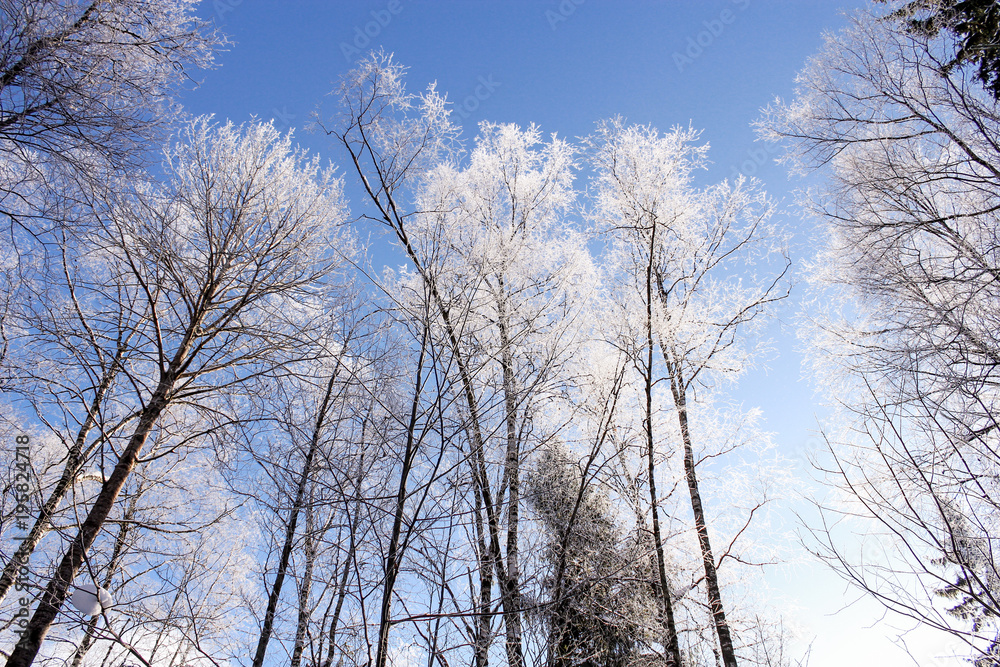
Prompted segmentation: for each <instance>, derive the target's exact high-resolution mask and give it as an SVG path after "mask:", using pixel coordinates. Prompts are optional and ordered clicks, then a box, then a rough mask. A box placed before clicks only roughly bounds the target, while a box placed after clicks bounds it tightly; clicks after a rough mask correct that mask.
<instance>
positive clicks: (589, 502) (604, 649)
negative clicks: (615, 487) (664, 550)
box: [528, 445, 657, 667]
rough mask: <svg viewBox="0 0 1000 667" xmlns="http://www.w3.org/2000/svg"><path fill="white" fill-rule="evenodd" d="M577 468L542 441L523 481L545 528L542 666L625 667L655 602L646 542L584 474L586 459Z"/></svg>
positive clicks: (643, 644) (643, 637)
mask: <svg viewBox="0 0 1000 667" xmlns="http://www.w3.org/2000/svg"><path fill="white" fill-rule="evenodd" d="M583 468H584V470H583V471H581V470H580V468H579V467H578V466H577V465H576V463H574V462H573V461H571V460H570V458H569V456H568V453H567V452H566V451H564V450H563V449H562V448H561V447H560V446H559V445H549V446H547V448H546V449H545V450H544V451H543V453H542V455H541V456H540V457H539V459H538V461H537V463H536V464H535V470H534V472H533V473H532V475H531V476H530V478H529V481H528V498H529V499H530V505H531V506H532V508H533V510H534V511H535V512H536V513H537V515H538V516H539V517H540V519H541V522H542V525H543V530H544V534H545V547H544V548H545V561H546V563H547V565H548V567H547V574H546V576H545V579H544V586H545V589H546V592H547V593H548V596H549V598H548V599H547V600H546V601H545V603H544V605H543V606H542V607H541V610H540V613H541V615H542V617H543V618H544V619H545V620H546V625H547V627H548V631H549V636H548V648H547V650H548V656H547V664H548V665H550V666H552V667H567V666H570V665H579V666H581V667H594V666H597V665H605V666H608V667H625V666H627V665H632V664H636V661H637V659H638V657H639V656H640V655H642V654H643V653H644V652H645V651H646V648H647V646H648V643H649V640H650V638H649V629H650V626H651V625H652V624H651V623H650V617H652V616H654V615H655V609H656V606H657V605H656V602H655V600H654V597H653V595H652V594H651V590H650V589H649V587H648V586H647V585H646V573H645V572H643V570H644V567H643V566H644V564H645V562H646V559H645V558H644V557H643V556H644V553H643V552H644V551H645V550H646V548H647V546H648V545H646V544H641V543H640V541H639V540H636V539H630V538H628V537H627V536H626V535H624V534H623V531H622V527H621V526H620V525H619V523H618V521H619V519H618V517H616V516H615V514H614V513H613V512H612V511H611V507H610V503H609V501H608V498H607V497H606V496H604V495H603V494H602V493H601V492H600V490H599V487H597V486H596V485H594V484H593V479H592V478H589V476H588V475H586V474H584V473H592V471H591V470H589V468H590V466H587V465H586V460H585V461H584V465H583ZM633 537H635V536H634V535H633Z"/></svg>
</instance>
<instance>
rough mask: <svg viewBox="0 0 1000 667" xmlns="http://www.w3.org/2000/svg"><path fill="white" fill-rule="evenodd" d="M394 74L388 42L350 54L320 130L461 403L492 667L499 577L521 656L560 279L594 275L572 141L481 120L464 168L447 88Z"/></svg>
mask: <svg viewBox="0 0 1000 667" xmlns="http://www.w3.org/2000/svg"><path fill="white" fill-rule="evenodd" d="M402 74H403V70H402V68H401V67H399V65H397V64H395V63H393V62H392V60H391V58H390V57H388V56H385V55H384V54H373V55H372V56H370V57H369V58H368V59H366V60H364V61H362V62H361V63H359V65H358V67H357V69H356V70H354V72H352V73H351V75H350V76H349V77H348V78H347V79H346V80H345V82H344V84H343V86H342V88H341V89H340V95H341V101H342V108H343V109H344V113H343V115H342V117H341V118H340V119H338V121H337V122H338V124H337V126H336V127H335V128H333V129H331V130H330V132H331V133H333V134H334V135H335V136H336V137H337V139H338V140H339V141H340V143H341V144H342V145H343V146H344V147H345V148H346V149H347V150H348V151H349V154H350V156H351V160H352V162H353V163H354V165H355V167H356V168H357V171H358V174H359V176H360V177H361V179H362V183H363V185H364V187H365V188H366V192H367V194H368V195H369V197H370V199H371V202H372V204H373V205H374V207H375V214H374V215H373V216H372V217H373V218H374V219H377V220H378V221H379V222H381V223H382V224H384V225H386V226H387V227H388V228H389V229H390V230H391V232H392V233H393V235H394V236H395V238H396V240H397V241H398V243H399V247H400V249H401V251H402V252H403V253H404V254H405V256H406V257H407V259H408V261H409V262H410V266H411V267H412V281H413V282H412V283H411V287H410V288H409V293H410V294H414V295H417V296H418V297H419V298H421V299H424V301H422V302H421V301H415V302H413V305H411V306H409V308H410V310H411V312H413V313H415V314H416V316H417V317H418V318H425V317H429V318H430V319H429V322H430V324H431V329H429V335H430V336H431V341H432V344H433V345H434V346H435V349H437V350H438V351H437V352H436V353H435V354H436V355H438V357H439V358H440V359H441V361H438V362H437V363H439V364H442V363H443V364H444V366H443V368H444V369H445V370H446V372H447V373H448V374H449V377H450V378H452V379H451V380H450V382H454V384H455V386H457V387H458V392H459V393H458V396H459V397H460V400H461V404H460V406H455V407H451V408H449V411H450V413H452V414H454V410H455V409H456V407H457V409H458V410H459V412H458V414H459V415H461V417H460V419H459V421H458V427H457V428H458V430H457V431H455V432H454V433H455V435H457V436H460V437H459V438H458V440H457V441H456V442H461V441H462V440H464V441H466V442H468V447H469V449H468V451H467V452H466V453H464V454H462V456H463V457H464V465H465V466H467V469H468V471H469V478H468V482H466V483H469V482H471V489H470V490H471V495H472V498H471V499H469V503H470V516H471V517H472V521H473V525H472V526H471V534H470V538H469V542H470V543H471V544H472V545H473V550H474V552H475V554H476V559H477V563H476V565H475V572H474V575H473V573H470V576H476V577H477V578H478V581H477V583H478V591H477V592H476V593H475V596H474V597H475V599H474V600H473V601H472V604H473V605H474V607H475V610H474V619H475V621H474V622H475V627H469V628H468V631H469V632H471V633H472V634H473V637H472V638H471V643H472V645H473V647H474V652H475V656H474V662H475V664H477V665H481V666H482V665H486V664H487V660H488V654H489V649H490V645H491V643H492V633H493V631H492V624H493V619H494V615H495V612H494V611H493V609H494V602H493V598H492V595H493V588H494V586H495V585H496V586H497V588H498V589H499V596H500V597H499V602H500V605H501V607H502V610H503V612H502V621H503V624H504V629H505V634H506V641H505V644H504V651H505V655H506V658H507V661H508V664H510V665H523V664H524V663H525V656H524V647H525V642H524V638H523V636H522V617H523V613H524V610H523V608H522V602H521V600H522V593H523V590H522V583H521V573H520V569H521V562H522V557H521V554H520V547H519V541H520V538H519V530H520V522H521V519H520V508H521V505H522V500H521V499H520V484H521V477H522V472H521V467H522V461H523V458H524V456H525V455H526V452H525V442H526V437H539V436H535V435H531V431H530V429H531V425H532V424H533V423H534V422H533V420H534V419H536V418H537V415H538V410H539V408H540V407H541V405H542V401H543V400H545V399H544V398H543V397H544V396H546V393H547V392H551V391H553V387H554V386H555V385H554V384H553V383H554V382H555V378H556V377H558V373H559V369H560V367H561V365H562V364H564V363H565V359H566V355H567V349H569V348H568V345H571V343H572V334H571V333H569V334H561V333H560V332H561V331H566V327H567V326H568V324H569V323H571V322H572V321H573V315H572V308H573V306H572V301H571V298H570V291H569V290H567V285H571V284H573V282H583V281H581V277H583V276H585V275H586V273H587V271H588V267H587V262H586V261H584V260H583V258H584V257H585V253H582V252H581V251H580V247H581V243H580V242H579V241H578V240H576V241H575V240H574V237H573V235H572V234H569V233H568V230H566V229H564V228H563V227H562V224H561V215H562V212H563V211H564V210H565V209H566V207H567V205H568V204H569V203H570V202H571V201H572V192H571V188H570V182H571V175H570V167H571V163H570V159H569V155H570V153H571V151H570V149H569V147H568V146H567V145H566V144H565V143H564V142H561V141H558V140H555V139H553V140H552V141H551V142H549V143H548V144H542V143H541V142H540V133H539V132H538V130H537V129H536V128H529V129H528V130H526V131H522V130H520V129H519V128H515V127H512V126H497V125H490V124H486V125H484V126H483V127H482V128H481V133H480V137H479V138H478V140H477V146H476V148H475V149H474V150H473V151H472V152H471V154H470V157H469V161H468V164H467V166H460V165H459V163H458V162H457V160H456V159H455V158H456V156H457V154H456V152H455V150H456V147H457V145H456V143H455V138H456V134H455V133H456V130H455V128H454V127H453V126H452V125H451V124H450V122H449V121H448V120H447V110H446V107H445V102H444V100H443V98H442V97H441V96H440V95H439V94H438V93H437V92H436V91H435V90H434V89H433V87H431V88H430V89H429V90H428V92H427V93H426V94H424V95H422V96H410V95H407V94H406V93H405V92H404V89H403V84H402ZM406 192H410V193H414V195H415V197H414V199H415V202H416V203H415V205H414V206H412V207H409V206H407V205H406V200H405V198H404V195H403V193H406ZM529 249H530V250H529ZM560 336H562V339H560ZM454 418H455V417H453V416H449V421H450V420H452V419H454ZM455 435H452V436H449V437H450V438H452V439H453V440H454V438H455ZM495 470H497V471H499V472H494V471H495ZM456 611H458V612H459V613H467V612H466V611H465V610H456Z"/></svg>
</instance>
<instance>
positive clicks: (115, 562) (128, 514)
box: [72, 491, 140, 667]
mask: <svg viewBox="0 0 1000 667" xmlns="http://www.w3.org/2000/svg"><path fill="white" fill-rule="evenodd" d="M139 493H140V492H138V491H137V492H136V495H134V496H132V499H131V500H130V501H129V504H128V509H127V510H126V511H125V515H124V516H123V517H122V523H121V525H120V526H119V527H118V536H117V537H116V538H115V548H114V550H113V551H112V552H111V561H110V562H109V563H108V572H107V574H106V575H105V576H104V580H103V581H102V582H101V587H102V588H104V589H105V590H108V589H110V588H111V580H112V578H113V577H114V576H115V573H117V572H118V566H119V564H120V563H121V559H122V556H123V555H124V554H125V538H126V537H128V532H129V526H130V525H131V523H130V522H131V521H132V519H133V517H134V516H135V509H136V505H137V504H138V498H139ZM100 618H101V616H100V614H95V615H94V616H92V617H91V619H90V621H88V622H87V629H86V630H85V631H84V634H83V640H82V641H81V642H80V645H79V646H77V647H76V651H74V652H73V662H72V667H80V664H81V663H82V662H83V658H84V656H86V655H87V651H89V650H90V647H91V646H93V644H94V630H96V629H97V622H98V621H99V620H100Z"/></svg>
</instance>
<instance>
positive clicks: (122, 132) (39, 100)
mask: <svg viewBox="0 0 1000 667" xmlns="http://www.w3.org/2000/svg"><path fill="white" fill-rule="evenodd" d="M195 4H196V3H195V2H193V1H191V0H169V1H167V2H153V1H149V0H124V1H123V0H86V1H80V0H4V1H3V2H0V166H2V169H0V174H2V176H0V211H2V212H3V213H6V214H8V215H14V216H15V217H20V213H21V212H22V211H23V212H27V213H28V214H29V215H31V214H32V213H33V212H37V210H34V209H33V208H28V209H25V208H23V207H22V206H20V203H21V202H23V201H28V202H29V203H31V204H32V207H34V206H37V205H38V204H39V203H40V201H39V199H44V198H45V195H44V194H41V193H38V192H37V186H39V185H41V186H42V187H43V188H45V183H46V181H47V180H48V179H51V178H53V177H55V174H56V173H58V172H63V173H64V174H65V175H67V176H69V177H71V178H75V179H80V178H83V179H90V178H94V177H98V176H100V175H101V174H102V173H104V170H105V169H106V168H109V167H110V168H113V169H120V168H122V167H126V166H130V165H131V166H134V165H136V164H137V163H139V162H141V161H143V160H144V158H145V155H144V154H145V153H146V151H147V150H148V147H149V146H150V143H149V142H150V141H151V140H152V141H157V140H158V139H159V138H160V137H159V133H160V132H162V131H163V130H164V129H166V128H168V127H169V124H170V123H171V122H172V119H174V118H175V117H176V112H177V108H176V106H175V104H174V103H173V101H172V99H171V98H172V96H173V94H174V93H175V92H176V90H177V89H178V87H179V86H181V85H183V84H184V82H185V79H187V78H189V77H190V72H191V71H192V70H194V69H197V68H203V67H207V66H210V65H211V64H212V58H213V52H214V51H215V50H216V49H217V48H218V47H220V46H221V45H222V43H223V39H222V38H221V37H220V36H219V35H218V34H217V33H216V32H215V31H214V30H213V29H211V27H210V26H209V25H208V24H207V23H206V22H204V21H202V20H200V19H198V18H197V17H196V16H195V15H194V13H193V10H194V6H195ZM53 185H56V184H53ZM62 185H63V186H65V185H66V183H65V182H63V183H62ZM32 226H34V225H32Z"/></svg>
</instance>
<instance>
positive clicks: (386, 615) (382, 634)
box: [375, 322, 430, 667]
mask: <svg viewBox="0 0 1000 667" xmlns="http://www.w3.org/2000/svg"><path fill="white" fill-rule="evenodd" d="M429 336H430V322H425V325H424V331H423V334H422V340H421V341H420V357H419V359H418V360H417V374H416V381H415V383H414V387H413V400H412V401H411V403H410V416H409V420H408V423H407V428H406V447H405V449H404V451H403V464H402V467H401V469H400V471H399V486H398V487H397V490H396V507H395V509H394V511H393V518H392V534H391V536H390V537H389V549H388V553H387V554H386V558H385V581H384V583H383V586H382V607H381V610H380V612H379V623H378V644H377V648H376V651H375V667H385V666H386V663H387V661H388V659H389V629H390V627H391V625H392V618H391V616H392V596H393V593H394V591H395V588H396V578H397V577H398V576H399V568H400V565H401V564H402V559H403V549H402V547H401V544H400V535H401V534H402V529H403V518H404V515H405V512H406V495H407V490H406V485H407V482H408V481H409V477H410V472H411V471H412V469H413V460H414V458H415V457H416V453H417V451H416V450H417V446H418V443H417V437H416V429H417V419H418V412H419V409H420V396H421V394H422V393H423V371H424V361H425V355H426V354H427V345H428V344H429V341H428V338H429Z"/></svg>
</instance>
